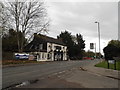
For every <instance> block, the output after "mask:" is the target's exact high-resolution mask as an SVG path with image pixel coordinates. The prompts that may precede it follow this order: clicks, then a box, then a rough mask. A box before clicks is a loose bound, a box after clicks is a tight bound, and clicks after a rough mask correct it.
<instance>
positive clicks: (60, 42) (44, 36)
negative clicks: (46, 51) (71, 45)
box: [34, 33, 66, 46]
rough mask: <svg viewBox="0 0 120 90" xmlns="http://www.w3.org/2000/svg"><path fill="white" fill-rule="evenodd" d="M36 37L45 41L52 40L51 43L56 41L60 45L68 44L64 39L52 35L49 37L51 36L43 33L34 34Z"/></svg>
mask: <svg viewBox="0 0 120 90" xmlns="http://www.w3.org/2000/svg"><path fill="white" fill-rule="evenodd" d="M34 39H37V40H41V39H42V40H43V41H45V42H50V43H55V44H59V45H64V46H66V45H65V44H64V43H63V41H62V39H55V38H52V37H49V36H46V35H42V34H36V33H35V34H34Z"/></svg>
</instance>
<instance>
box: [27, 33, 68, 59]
mask: <svg viewBox="0 0 120 90" xmlns="http://www.w3.org/2000/svg"><path fill="white" fill-rule="evenodd" d="M26 51H27V52H30V53H32V54H34V55H36V57H37V61H63V60H67V46H66V45H65V44H64V43H63V42H62V40H60V39H54V38H51V37H48V36H45V35H41V34H34V39H33V41H31V42H30V43H29V44H28V45H27V46H26Z"/></svg>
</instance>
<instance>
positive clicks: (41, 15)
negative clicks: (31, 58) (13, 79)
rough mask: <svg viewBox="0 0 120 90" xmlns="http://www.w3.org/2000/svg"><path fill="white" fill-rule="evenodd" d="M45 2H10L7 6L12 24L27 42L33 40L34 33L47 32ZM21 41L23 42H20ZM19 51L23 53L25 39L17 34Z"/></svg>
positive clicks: (47, 22)
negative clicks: (25, 38)
mask: <svg viewBox="0 0 120 90" xmlns="http://www.w3.org/2000/svg"><path fill="white" fill-rule="evenodd" d="M44 5H45V4H44V2H40V1H31V2H30V1H24V2H19V1H18V0H15V1H14V2H8V3H6V4H5V6H6V7H7V13H9V15H10V22H11V25H12V26H13V29H15V30H16V31H17V32H22V34H23V36H25V37H27V38H28V39H27V40H30V38H32V36H33V33H41V32H42V31H47V27H48V25H49V21H48V19H47V13H46V9H45V6H44ZM20 40H21V42H20ZM17 41H18V42H17V43H18V51H19V52H22V51H23V47H24V45H25V44H24V37H20V36H19V33H18V34H17Z"/></svg>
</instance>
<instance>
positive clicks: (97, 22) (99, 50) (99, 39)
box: [95, 21, 101, 57]
mask: <svg viewBox="0 0 120 90" xmlns="http://www.w3.org/2000/svg"><path fill="white" fill-rule="evenodd" d="M95 23H97V24H98V40H99V57H101V55H100V23H99V22H97V21H96V22H95Z"/></svg>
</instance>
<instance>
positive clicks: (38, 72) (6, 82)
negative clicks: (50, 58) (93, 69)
mask: <svg viewBox="0 0 120 90" xmlns="http://www.w3.org/2000/svg"><path fill="white" fill-rule="evenodd" d="M97 62H99V60H81V61H56V62H46V63H43V64H33V65H26V66H18V67H5V68H3V69H2V88H5V87H8V86H10V85H13V84H16V83H20V82H24V81H27V80H33V79H37V78H42V77H45V76H48V75H51V74H54V73H57V72H62V71H65V70H68V69H72V68H76V67H83V66H87V65H91V64H93V63H97Z"/></svg>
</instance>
